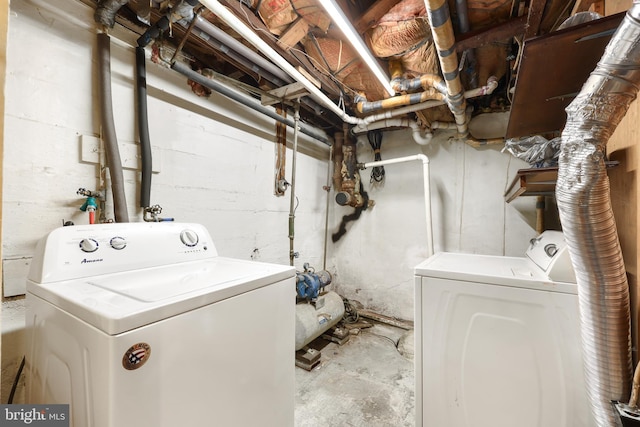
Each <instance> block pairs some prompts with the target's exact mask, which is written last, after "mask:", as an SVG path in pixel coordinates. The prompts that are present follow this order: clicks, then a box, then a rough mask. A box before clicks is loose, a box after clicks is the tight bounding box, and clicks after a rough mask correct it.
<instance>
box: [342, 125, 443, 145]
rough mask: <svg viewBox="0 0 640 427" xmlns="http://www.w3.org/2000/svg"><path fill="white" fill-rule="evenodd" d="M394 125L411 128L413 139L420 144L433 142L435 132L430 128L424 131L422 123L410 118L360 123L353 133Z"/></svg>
mask: <svg viewBox="0 0 640 427" xmlns="http://www.w3.org/2000/svg"><path fill="white" fill-rule="evenodd" d="M392 127H401V128H411V131H412V136H413V140H414V141H415V142H416V143H417V144H420V145H427V144H429V143H430V142H431V139H433V133H431V132H430V131H429V130H425V131H424V132H423V131H422V129H421V128H420V125H418V123H416V121H415V120H409V119H387V120H379V121H377V122H373V123H370V124H366V125H358V126H356V127H354V128H353V133H354V134H360V133H365V132H368V131H370V130H376V129H386V128H392Z"/></svg>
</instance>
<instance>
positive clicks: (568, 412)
mask: <svg viewBox="0 0 640 427" xmlns="http://www.w3.org/2000/svg"><path fill="white" fill-rule="evenodd" d="M415 274H416V283H415V290H416V306H415V307H416V318H415V322H416V334H415V336H416V359H415V366H416V426H420V427H514V426H518V427H590V426H595V422H594V421H593V419H592V416H591V413H590V410H589V406H588V402H587V397H586V392H585V386H584V379H583V362H582V351H581V343H580V329H579V328H580V327H579V317H578V296H577V285H576V284H575V276H574V274H573V268H572V266H571V262H570V259H569V254H568V251H567V248H566V244H565V242H564V238H563V235H562V233H561V232H557V231H547V232H544V233H543V234H542V235H541V236H540V237H538V238H537V239H533V240H532V241H531V245H530V247H529V249H528V250H527V252H526V256H525V257H500V256H484V255H473V254H461V253H438V254H436V255H434V256H432V257H430V258H429V259H427V260H426V261H424V262H423V263H421V264H420V265H418V266H417V267H416V269H415Z"/></svg>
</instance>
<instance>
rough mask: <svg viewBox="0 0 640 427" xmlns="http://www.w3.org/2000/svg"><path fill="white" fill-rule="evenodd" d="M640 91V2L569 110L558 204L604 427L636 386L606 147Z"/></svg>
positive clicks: (590, 381)
mask: <svg viewBox="0 0 640 427" xmlns="http://www.w3.org/2000/svg"><path fill="white" fill-rule="evenodd" d="M639 85H640V2H639V1H638V0H636V1H634V4H633V6H632V7H631V9H630V10H629V11H628V12H627V15H626V16H625V18H624V20H623V21H622V23H621V24H620V26H619V27H618V30H617V31H616V33H615V34H614V35H613V37H612V38H611V40H610V42H609V44H608V45H607V48H606V49H605V52H604V54H603V56H602V58H601V59H600V61H599V62H598V65H597V67H596V69H595V70H594V71H593V72H592V73H591V75H590V76H589V78H588V79H587V81H586V83H585V84H584V86H583V87H582V90H581V91H580V93H579V94H578V96H577V97H576V98H575V99H574V100H573V101H572V102H571V104H569V106H568V107H567V108H566V111H567V124H566V126H565V128H564V131H563V133H562V142H561V151H560V157H559V170H558V180H557V184H556V199H557V203H558V209H559V212H560V220H561V223H562V228H563V231H564V235H565V239H566V242H567V245H568V248H569V253H570V254H571V260H572V263H573V267H574V270H575V271H576V279H577V282H578V297H579V304H580V322H581V334H582V346H583V357H584V364H585V383H586V386H587V395H588V398H589V401H590V403H591V409H592V413H593V415H594V418H595V420H596V423H597V425H598V426H599V427H613V426H616V425H617V415H616V414H615V411H614V409H613V407H612V405H611V401H621V402H624V401H625V399H626V397H627V396H628V393H629V391H630V383H631V371H632V367H631V360H632V358H631V340H630V306H629V305H630V303H629V286H628V283H627V277H626V272H625V266H624V259H623V256H622V250H621V247H620V242H619V239H618V232H617V229H616V223H615V218H614V215H613V209H612V207H611V196H610V190H609V179H608V176H607V172H606V167H605V155H606V144H607V142H608V140H609V138H610V136H611V134H612V133H613V132H614V130H615V128H616V127H617V125H618V123H619V122H620V120H621V119H622V118H623V117H624V115H625V114H626V112H627V110H628V108H629V105H630V103H631V102H632V101H633V100H634V99H635V98H636V96H637V92H638V88H639Z"/></svg>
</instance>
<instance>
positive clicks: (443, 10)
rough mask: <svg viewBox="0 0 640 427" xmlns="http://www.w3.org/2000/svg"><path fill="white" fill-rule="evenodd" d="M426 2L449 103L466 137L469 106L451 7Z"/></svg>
mask: <svg viewBox="0 0 640 427" xmlns="http://www.w3.org/2000/svg"><path fill="white" fill-rule="evenodd" d="M424 2H425V6H426V7H427V15H428V16H429V23H430V25H431V33H432V35H433V43H434V44H435V46H436V49H437V52H438V59H439V60H440V68H441V70H442V74H443V75H444V80H445V83H446V85H447V92H448V99H447V103H448V104H449V108H450V109H451V112H452V113H453V117H454V118H455V121H456V124H457V125H458V134H459V136H460V137H466V136H467V134H468V133H469V127H468V122H467V117H466V114H465V110H466V108H467V106H466V101H465V98H464V88H463V87H462V82H461V81H460V74H459V72H458V55H457V52H456V48H455V37H454V34H453V24H452V23H451V17H450V15H449V6H448V4H447V2H446V1H445V0H424Z"/></svg>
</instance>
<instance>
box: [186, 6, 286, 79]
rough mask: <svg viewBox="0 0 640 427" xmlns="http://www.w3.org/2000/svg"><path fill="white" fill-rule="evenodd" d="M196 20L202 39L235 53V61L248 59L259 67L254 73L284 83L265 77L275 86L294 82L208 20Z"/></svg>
mask: <svg viewBox="0 0 640 427" xmlns="http://www.w3.org/2000/svg"><path fill="white" fill-rule="evenodd" d="M195 19H196V28H198V29H199V30H200V31H201V33H200V34H199V35H200V37H201V38H203V39H205V40H207V41H208V42H211V40H209V39H213V40H215V41H217V42H218V43H219V45H218V46H219V47H220V48H219V49H218V50H221V51H223V52H225V53H229V51H233V52H234V53H236V54H237V55H236V57H234V59H237V57H243V58H245V59H247V60H248V61H249V62H250V63H251V64H253V65H254V67H258V68H257V69H254V68H251V69H253V70H254V71H256V72H259V73H260V74H262V75H264V72H266V73H268V74H269V75H271V76H273V77H275V78H276V79H277V81H280V82H282V83H278V82H277V81H273V80H271V79H269V78H268V77H266V76H265V78H267V80H269V81H271V82H272V83H274V84H277V85H284V84H287V83H292V82H293V79H292V78H291V77H289V76H288V75H287V74H286V73H285V72H284V71H282V70H281V69H280V68H278V67H276V66H275V65H273V64H272V63H271V62H269V61H267V60H266V59H265V58H264V57H263V56H261V55H260V54H258V53H257V52H255V51H254V50H252V49H250V48H249V47H247V46H246V45H244V44H242V43H240V42H239V41H238V40H236V39H235V38H233V37H231V36H230V35H229V34H227V33H225V32H224V31H222V30H221V29H220V28H218V27H217V26H215V25H214V24H212V23H211V22H209V21H208V20H206V19H204V18H202V17H200V16H198V17H196V18H195Z"/></svg>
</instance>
